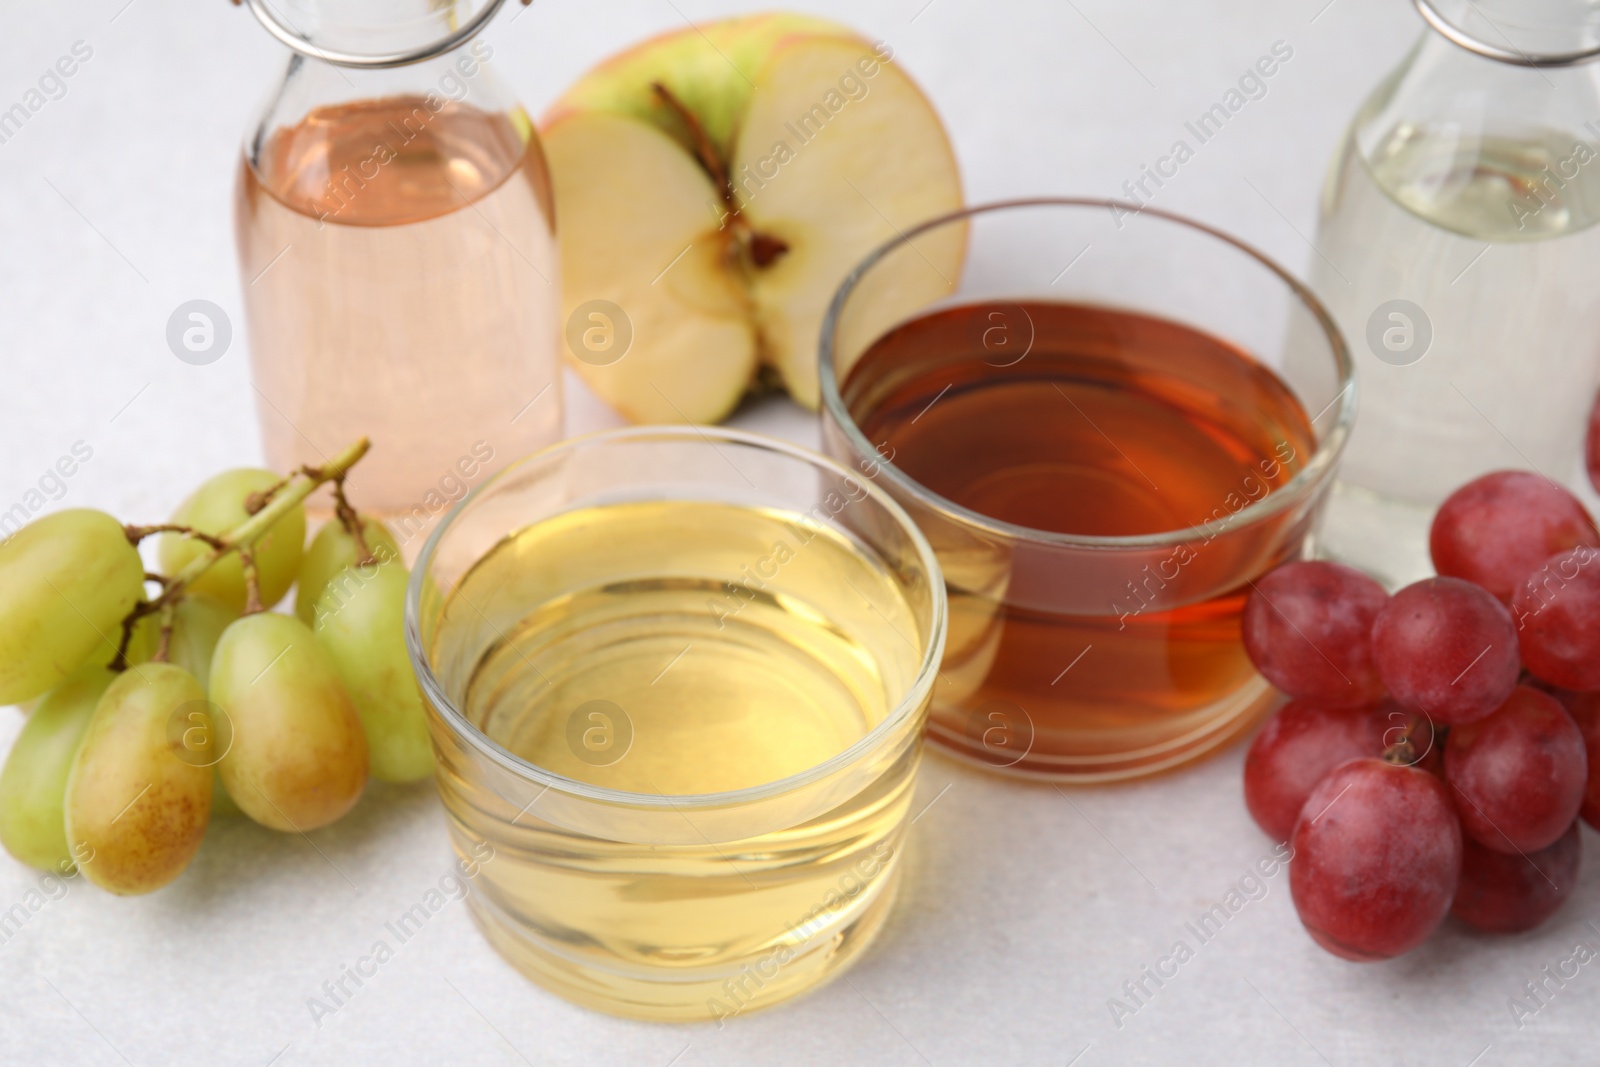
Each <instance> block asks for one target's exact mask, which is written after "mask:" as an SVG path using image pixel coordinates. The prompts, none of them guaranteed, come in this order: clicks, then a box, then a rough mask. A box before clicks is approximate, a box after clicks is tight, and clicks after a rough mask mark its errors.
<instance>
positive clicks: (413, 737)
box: [316, 561, 433, 782]
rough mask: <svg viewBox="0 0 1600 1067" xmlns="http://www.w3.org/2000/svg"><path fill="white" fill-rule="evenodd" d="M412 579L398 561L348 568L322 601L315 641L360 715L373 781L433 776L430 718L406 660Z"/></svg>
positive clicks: (408, 658)
mask: <svg viewBox="0 0 1600 1067" xmlns="http://www.w3.org/2000/svg"><path fill="white" fill-rule="evenodd" d="M406 580H407V574H406V569H405V566H404V565H403V564H401V563H400V562H398V561H395V562H392V563H384V564H380V565H368V566H365V567H359V566H358V567H347V568H345V569H344V570H343V571H341V572H339V573H338V574H337V575H335V576H334V578H333V579H332V581H330V582H329V583H328V587H327V589H325V590H324V591H323V594H322V599H321V600H319V601H318V602H317V608H316V618H317V638H318V640H320V641H321V642H322V646H323V647H324V648H326V649H327V650H328V655H329V656H331V657H332V658H333V664H334V666H335V667H337V668H338V671H339V677H340V678H341V679H343V680H344V685H345V689H347V690H348V691H349V693H350V697H351V699H353V700H354V701H355V703H356V710H357V711H358V712H360V713H361V725H362V726H363V727H365V728H366V732H367V748H368V750H369V751H370V752H371V754H372V776H373V777H374V778H376V779H378V780H379V781H383V782H411V781H415V780H416V779H418V778H423V777H426V776H427V775H428V774H430V773H432V771H433V748H432V745H431V744H430V743H429V741H428V719H427V715H426V714H425V713H424V712H423V710H422V694H421V692H420V691H419V690H418V689H417V679H416V675H414V674H413V673H412V672H411V659H410V657H409V656H407V655H406V639H405V602H406Z"/></svg>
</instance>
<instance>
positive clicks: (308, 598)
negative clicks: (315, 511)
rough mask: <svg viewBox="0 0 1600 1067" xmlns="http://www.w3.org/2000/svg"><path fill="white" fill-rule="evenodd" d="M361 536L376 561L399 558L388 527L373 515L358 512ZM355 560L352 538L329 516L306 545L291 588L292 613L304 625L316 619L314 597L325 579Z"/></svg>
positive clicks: (354, 540) (320, 589) (341, 524)
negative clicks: (293, 587)
mask: <svg viewBox="0 0 1600 1067" xmlns="http://www.w3.org/2000/svg"><path fill="white" fill-rule="evenodd" d="M361 536H363V537H365V538H366V539H367V547H368V548H369V549H371V550H372V556H373V558H374V559H376V560H377V561H378V562H379V563H387V562H389V561H390V560H392V559H399V558H400V546H399V545H398V544H397V543H396V542H395V539H394V535H393V534H392V533H390V532H389V528H388V527H387V526H385V525H384V524H383V523H382V522H380V521H378V520H377V519H374V518H370V517H368V516H366V515H363V516H361ZM355 562H356V539H355V538H354V537H351V536H350V534H349V533H348V532H347V531H346V530H345V528H344V524H343V523H342V522H340V521H339V520H338V519H332V520H330V521H328V522H326V523H324V524H323V526H322V529H320V530H318V531H317V536H315V537H313V538H312V539H311V547H310V548H308V549H306V558H305V560H304V562H302V563H301V564H300V584H299V586H298V587H297V588H296V589H295V592H294V613H295V614H296V615H298V616H300V621H301V622H303V623H305V624H306V625H307V626H315V625H316V623H317V616H316V607H317V601H318V599H320V598H321V596H322V591H323V590H324V589H325V588H327V585H328V580H329V579H330V578H332V577H333V576H334V575H335V574H338V573H339V572H340V571H342V570H344V569H345V568H346V567H349V566H353V565H354V564H355Z"/></svg>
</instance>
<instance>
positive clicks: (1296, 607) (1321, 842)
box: [1243, 471, 1600, 960]
mask: <svg viewBox="0 0 1600 1067" xmlns="http://www.w3.org/2000/svg"><path fill="white" fill-rule="evenodd" d="M1429 548H1430V551H1431V554H1432V557H1433V565H1434V568H1435V570H1437V571H1438V574H1439V577H1435V578H1428V579H1426V580H1424V581H1420V582H1417V583H1415V584H1413V585H1409V586H1407V587H1405V588H1404V589H1401V590H1400V591H1399V592H1397V593H1395V594H1394V595H1392V596H1391V595H1389V594H1388V593H1387V592H1385V591H1384V589H1383V587H1382V586H1380V585H1379V584H1378V583H1377V582H1375V581H1374V580H1372V579H1371V578H1369V577H1367V576H1366V575H1364V574H1361V573H1360V572H1358V571H1355V570H1352V569H1350V568H1348V567H1344V566H1341V565H1339V564H1336V563H1324V562H1299V563H1290V564H1287V565H1286V566H1283V567H1279V568H1278V569H1277V570H1274V571H1273V572H1272V573H1270V574H1268V575H1267V576H1266V577H1265V578H1263V579H1262V580H1261V581H1260V582H1258V583H1257V584H1256V588H1255V591H1254V592H1253V593H1252V595H1251V597H1250V600H1249V602H1248V604H1247V605H1246V607H1245V611H1244V620H1243V629H1244V644H1245V648H1246V650H1247V651H1248V652H1249V654H1250V658H1251V659H1252V660H1253V661H1254V662H1255V665H1256V667H1257V669H1258V670H1260V671H1261V673H1262V674H1263V675H1264V676H1265V677H1266V678H1267V680H1268V681H1270V682H1271V683H1272V684H1273V685H1275V686H1276V687H1277V688H1279V689H1281V690H1282V691H1283V692H1284V693H1286V694H1288V696H1289V697H1290V698H1291V700H1290V701H1289V703H1288V704H1287V705H1285V706H1284V707H1283V708H1282V709H1281V710H1280V711H1279V712H1277V714H1276V715H1274V716H1273V717H1272V718H1271V719H1270V720H1269V721H1268V722H1267V724H1266V727H1265V728H1264V729H1263V730H1262V731H1261V733H1260V734H1259V735H1258V736H1257V737H1256V739H1255V742H1254V743H1253V744H1252V745H1251V747H1250V752H1249V754H1248V756H1247V757H1246V759H1245V768H1244V794H1245V803H1246V804H1247V805H1248V806H1249V809H1250V814H1251V815H1252V816H1254V818H1255V820H1256V822H1257V823H1258V824H1260V826H1261V828H1262V829H1263V830H1265V831H1266V832H1267V833H1268V834H1270V835H1272V837H1274V838H1275V839H1278V840H1284V839H1287V840H1289V841H1290V843H1291V845H1292V847H1293V855H1294V859H1293V862H1292V863H1291V864H1290V868H1289V887H1290V892H1291V894H1292V895H1293V897H1294V904H1295V908H1296V910H1297V911H1298V912H1299V915H1300V919H1301V921H1302V922H1303V923H1304V924H1305V926H1306V929H1307V930H1308V931H1309V932H1310V934H1311V936H1312V937H1313V938H1314V939H1315V940H1316V942H1317V943H1318V944H1319V945H1321V946H1322V947H1323V948H1325V949H1327V950H1328V951H1329V952H1332V953H1334V954H1335V955H1339V956H1343V957H1345V958H1346V959H1353V960H1376V959H1387V958H1389V957H1392V956H1397V955H1399V954H1401V953H1403V952H1407V951H1410V950H1411V949H1413V948H1415V947H1416V946H1417V945H1419V944H1421V943H1422V942H1423V941H1424V940H1425V939H1426V938H1427V937H1428V936H1429V935H1430V934H1431V933H1433V931H1434V930H1435V929H1436V928H1437V927H1438V926H1439V924H1440V923H1441V922H1442V921H1443V920H1444V917H1445V915H1446V913H1453V914H1454V915H1455V916H1456V917H1457V918H1459V919H1461V920H1462V921H1464V922H1466V923H1468V924H1469V925H1471V926H1474V927H1476V928H1478V929H1480V930H1485V931H1489V932H1492V933H1514V932H1517V931H1522V930H1528V929H1531V928H1533V927H1535V926H1537V925H1538V924H1540V923H1541V922H1543V921H1544V920H1545V919H1547V918H1549V917H1550V915H1552V914H1553V913H1554V912H1555V910H1556V909H1557V908H1559V907H1560V906H1561V904H1562V903H1563V902H1564V901H1565V900H1566V899H1567V897H1568V896H1569V895H1570V894H1571V892H1572V888H1573V885H1574V884H1575V882H1576V878H1577V871H1578V859H1579V835H1578V825H1577V820H1578V818H1579V817H1580V815H1581V817H1582V818H1583V819H1584V820H1585V821H1587V822H1588V823H1589V824H1590V825H1591V826H1593V827H1596V828H1600V530H1597V529H1596V527H1595V524H1594V521H1593V520H1592V519H1591V518H1590V516H1589V515H1588V513H1587V512H1586V511H1585V510H1584V508H1583V505H1582V504H1581V503H1579V501H1578V499H1577V498H1576V497H1574V496H1573V495H1572V494H1571V493H1569V492H1568V491H1567V490H1565V489H1563V488H1562V487H1560V486H1558V485H1555V484H1554V483H1552V482H1550V481H1549V480H1547V479H1545V478H1543V477H1541V476H1540V475H1537V474H1533V473H1530V472H1525V471H1499V472H1496V473H1493V474H1487V475H1484V476H1483V477H1481V478H1479V479H1477V480H1475V481H1472V482H1469V483H1467V484H1466V485H1464V486H1462V487H1461V488H1460V489H1458V490H1457V491H1456V492H1455V493H1453V494H1452V495H1451V496H1450V498H1449V499H1447V500H1446V501H1445V502H1444V504H1443V505H1441V506H1440V508H1439V511H1438V513H1437V514H1436V515H1435V516H1434V520H1433V527H1432V530H1431V533H1430V539H1429Z"/></svg>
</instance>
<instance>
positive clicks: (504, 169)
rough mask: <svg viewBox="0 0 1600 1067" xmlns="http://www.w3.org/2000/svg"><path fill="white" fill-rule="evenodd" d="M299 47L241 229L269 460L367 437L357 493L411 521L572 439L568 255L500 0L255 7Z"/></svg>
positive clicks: (258, 132) (247, 150)
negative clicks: (509, 66)
mask: <svg viewBox="0 0 1600 1067" xmlns="http://www.w3.org/2000/svg"><path fill="white" fill-rule="evenodd" d="M250 6H251V8H252V10H254V11H255V13H256V14H257V16H258V17H259V18H261V20H262V23H263V25H265V26H266V27H267V29H268V30H269V31H271V32H272V33H273V35H274V36H276V37H277V38H278V39H279V40H280V41H283V42H284V43H286V44H288V45H289V46H290V47H291V48H293V49H294V50H295V54H294V55H292V56H291V57H290V59H289V63H288V68H287V71H286V72H285V75H284V77H283V79H282V80H281V81H280V83H279V84H278V85H277V86H276V87H275V88H274V89H273V91H272V93H271V94H270V95H269V97H268V99H267V102H266V104H265V105H264V107H263V108H262V110H261V113H260V115H259V117H258V118H257V119H256V121H255V122H254V123H252V128H251V130H250V132H249V133H248V135H247V137H246V140H245V145H244V155H243V159H242V160H241V162H240V166H239V171H238V181H237V184H236V187H235V204H234V225H235V233H236V237H237V242H238V253H239V267H240V274H241V285H242V288H243V289H244V293H245V311H246V318H247V321H248V328H249V337H250V354H251V368H252V375H253V379H254V382H253V384H254V388H255V393H256V402H257V404H256V406H257V411H258V414H259V416H260V423H261V431H262V438H263V443H264V446H265V451H266V456H267V461H268V463H269V464H270V465H271V466H273V467H274V468H276V469H280V470H288V469H290V468H293V467H296V466H299V465H300V464H311V465H316V464H318V463H320V462H322V461H323V459H324V457H325V456H327V455H330V454H332V453H333V452H334V451H336V450H337V449H339V448H340V447H342V446H344V445H345V444H347V443H349V442H350V441H352V440H354V439H355V438H357V437H361V436H367V437H370V438H371V439H372V442H373V448H372V452H371V453H370V455H369V456H368V458H367V459H366V460H364V461H363V462H362V463H361V465H360V466H359V468H358V469H357V470H355V471H353V472H352V473H351V475H350V481H349V484H350V488H351V491H352V495H353V496H354V497H355V500H356V502H357V504H358V506H360V507H362V508H363V509H367V510H372V511H375V512H378V513H382V514H386V515H388V516H390V517H391V518H393V519H395V520H396V521H399V522H402V523H403V524H406V525H407V526H408V528H409V526H410V525H415V524H419V523H427V522H429V521H431V520H432V519H434V518H436V517H437V515H438V513H439V512H440V511H442V510H443V506H444V505H445V504H447V503H449V502H450V501H452V500H454V499H458V498H459V496H460V494H461V493H463V492H465V488H466V486H467V485H468V484H469V483H470V482H472V481H475V480H479V479H481V478H482V476H483V475H485V474H487V473H489V472H490V471H492V470H493V469H495V468H497V467H499V466H501V465H502V464H504V463H505V462H507V461H510V460H512V459H515V458H517V457H519V456H522V455H525V454H527V453H529V452H532V451H535V450H537V449H538V448H541V447H543V446H544V445H546V444H549V443H551V442H552V441H554V440H555V439H556V438H558V437H559V436H560V433H561V384H560V377H559V375H560V361H559V358H558V351H557V346H558V344H559V336H560V335H559V328H558V316H559V309H560V297H559V289H558V285H559V282H560V267H559V261H558V258H557V251H556V240H555V232H554V218H555V215H554V211H553V208H552V204H551V191H550V180H549V175H548V173H547V171H546V169H545V162H544V156H543V154H542V152H541V150H540V147H539V140H538V136H537V134H536V133H535V132H534V128H533V124H532V122H531V121H530V120H529V118H528V116H527V114H526V112H524V111H523V109H522V108H521V106H520V105H519V104H517V102H516V101H515V99H514V98H513V97H512V96H511V94H510V93H509V92H508V91H507V90H506V89H505V88H504V87H503V86H502V85H501V84H500V82H499V81H498V79H497V78H496V77H495V75H494V72H493V70H492V69H491V65H490V62H489V60H490V57H491V55H492V52H493V49H492V47H491V46H490V45H489V44H488V43H487V42H485V41H481V40H474V39H472V37H473V33H474V32H475V31H476V30H477V29H478V28H480V27H481V26H482V25H483V24H484V23H485V22H486V21H487V19H488V17H489V16H491V15H492V14H493V13H494V10H495V9H496V8H498V7H499V6H500V0H487V3H485V4H482V5H480V6H479V7H477V8H476V9H474V8H473V6H472V4H471V3H470V2H468V0H460V2H458V0H250Z"/></svg>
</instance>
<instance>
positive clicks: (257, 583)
mask: <svg viewBox="0 0 1600 1067" xmlns="http://www.w3.org/2000/svg"><path fill="white" fill-rule="evenodd" d="M239 569H240V570H242V571H243V572H244V613H245V614H246V615H259V614H261V611H262V607H261V575H260V572H259V571H257V570H256V554H255V550H254V549H252V548H250V547H249V546H248V545H240V546H239Z"/></svg>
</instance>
